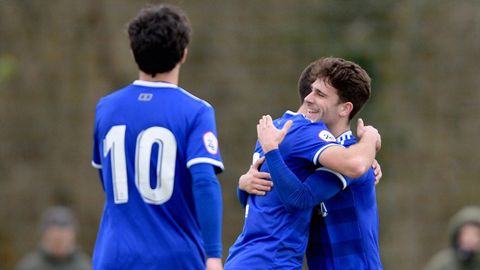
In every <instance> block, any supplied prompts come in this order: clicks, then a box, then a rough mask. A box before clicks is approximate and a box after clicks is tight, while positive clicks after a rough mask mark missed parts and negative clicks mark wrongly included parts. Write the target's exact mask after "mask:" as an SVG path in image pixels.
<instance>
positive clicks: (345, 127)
mask: <svg viewBox="0 0 480 270" xmlns="http://www.w3.org/2000/svg"><path fill="white" fill-rule="evenodd" d="M326 125H327V127H328V129H329V130H330V132H331V133H332V134H333V136H335V138H338V137H339V136H340V135H342V134H343V133H345V132H346V131H349V130H350V123H349V122H348V120H345V121H342V120H340V121H338V122H336V123H334V124H326Z"/></svg>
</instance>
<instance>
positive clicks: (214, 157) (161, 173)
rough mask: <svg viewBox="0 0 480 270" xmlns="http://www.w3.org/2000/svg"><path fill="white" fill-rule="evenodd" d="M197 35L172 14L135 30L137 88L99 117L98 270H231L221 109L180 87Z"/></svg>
mask: <svg viewBox="0 0 480 270" xmlns="http://www.w3.org/2000/svg"><path fill="white" fill-rule="evenodd" d="M190 32H191V29H190V25H189V22H188V19H187V17H186V15H185V14H184V12H183V11H181V10H180V9H178V8H177V7H174V6H170V5H157V6H149V7H147V8H144V9H142V10H141V11H140V13H139V14H138V15H137V17H136V18H134V19H133V20H132V21H131V22H130V23H129V25H128V35H129V39H130V47H131V50H132V52H133V56H134V59H135V62H136V64H137V66H138V69H139V77H138V80H136V81H134V82H133V83H132V84H130V85H128V86H126V87H124V88H122V89H120V90H117V91H115V92H114V93H112V94H110V95H108V96H106V97H103V98H102V99H100V101H99V102H98V104H97V108H96V113H95V127H94V147H93V148H94V149H93V161H92V164H93V166H94V167H95V168H98V169H100V178H101V182H102V186H103V189H104V191H105V194H106V201H105V205H104V209H103V215H102V220H101V224H100V228H99V231H98V235H97V240H96V243H95V249H94V254H93V268H94V269H142V270H143V269H205V268H207V269H222V262H221V252H222V246H221V212H222V201H221V191H220V186H219V183H218V180H217V178H216V175H215V174H216V173H219V172H221V171H222V170H223V163H222V159H221V157H220V152H219V148H218V141H217V135H216V134H217V132H216V125H215V116H214V109H213V108H212V106H210V105H209V104H208V103H207V102H205V101H203V100H201V99H199V98H197V97H195V96H193V95H192V94H190V93H188V92H187V91H185V90H184V89H182V88H180V87H178V86H177V85H178V78H179V72H180V66H181V65H182V64H183V63H184V62H185V60H186V58H187V45H188V43H189V40H190Z"/></svg>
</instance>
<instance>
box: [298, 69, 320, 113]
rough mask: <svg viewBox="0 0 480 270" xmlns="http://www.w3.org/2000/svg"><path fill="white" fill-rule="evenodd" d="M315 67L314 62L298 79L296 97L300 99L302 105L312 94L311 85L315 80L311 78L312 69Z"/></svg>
mask: <svg viewBox="0 0 480 270" xmlns="http://www.w3.org/2000/svg"><path fill="white" fill-rule="evenodd" d="M314 65H315V62H312V63H310V64H309V65H308V66H307V67H306V68H305V69H304V70H303V71H302V74H301V75H300V78H298V83H297V87H298V95H299V97H300V104H303V101H304V100H305V98H306V97H307V96H308V95H309V94H310V93H311V92H312V83H313V82H315V80H316V78H315V77H314V76H312V68H313V66H314Z"/></svg>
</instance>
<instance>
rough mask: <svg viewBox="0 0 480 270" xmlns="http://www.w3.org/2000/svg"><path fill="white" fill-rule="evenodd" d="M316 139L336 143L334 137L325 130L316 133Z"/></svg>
mask: <svg viewBox="0 0 480 270" xmlns="http://www.w3.org/2000/svg"><path fill="white" fill-rule="evenodd" d="M318 137H319V138H320V139H322V140H324V141H326V142H335V141H337V140H336V139H335V136H333V134H332V133H330V132H328V131H326V130H322V131H320V133H318Z"/></svg>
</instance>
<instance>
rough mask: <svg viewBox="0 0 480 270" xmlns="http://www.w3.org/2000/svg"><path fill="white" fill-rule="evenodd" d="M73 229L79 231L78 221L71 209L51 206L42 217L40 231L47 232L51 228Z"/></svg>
mask: <svg viewBox="0 0 480 270" xmlns="http://www.w3.org/2000/svg"><path fill="white" fill-rule="evenodd" d="M53 226H56V227H62V228H72V229H73V230H75V231H76V230H77V219H76V218H75V214H74V213H73V211H72V210H71V209H70V208H67V207H65V206H51V207H49V208H48V209H47V210H45V212H44V213H43V215H42V219H41V221H40V230H41V232H45V230H47V229H48V228H50V227H53Z"/></svg>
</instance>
